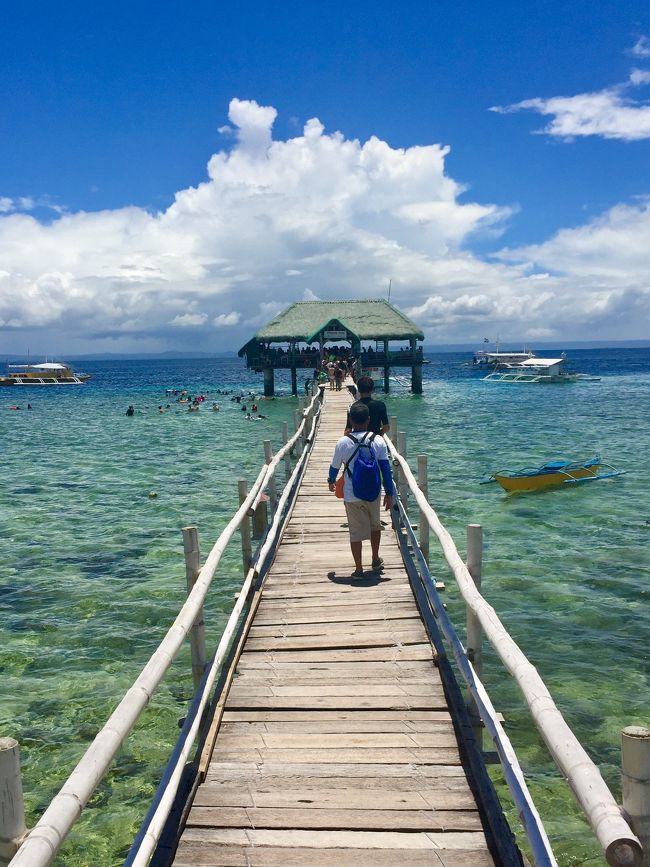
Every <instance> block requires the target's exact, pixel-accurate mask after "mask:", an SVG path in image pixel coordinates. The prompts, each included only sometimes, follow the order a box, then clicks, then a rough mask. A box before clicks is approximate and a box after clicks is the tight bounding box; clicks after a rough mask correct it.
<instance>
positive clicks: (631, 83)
mask: <svg viewBox="0 0 650 867" xmlns="http://www.w3.org/2000/svg"><path fill="white" fill-rule="evenodd" d="M638 44H639V43H637V45H638ZM644 44H645V43H644ZM638 56H645V55H642V54H638ZM649 56H650V55H649ZM649 83H650V71H647V70H644V69H633V70H632V72H631V73H630V76H629V79H628V81H627V82H625V83H623V84H618V85H615V86H613V87H610V88H606V89H604V90H600V91H595V92H593V93H579V94H576V95H575V96H552V97H548V98H542V97H535V98H534V99H524V100H522V101H521V102H516V103H514V104H513V105H506V106H498V105H495V106H492V107H491V108H490V111H494V112H497V113H499V114H511V113H513V112H517V111H522V110H526V109H530V110H531V111H536V112H537V113H538V114H541V115H543V116H550V117H552V120H551V122H550V123H549V124H548V125H547V126H545V127H544V128H543V129H541V130H537V132H539V133H544V134H546V135H551V136H556V137H557V138H561V139H564V140H565V141H571V140H572V139H574V138H576V137H582V136H600V137H602V138H606V139H619V140H621V141H638V140H641V139H646V138H650V104H648V103H647V102H645V101H641V100H634V99H632V98H630V97H629V96H628V95H627V91H628V89H629V88H630V87H639V86H642V85H644V84H649Z"/></svg>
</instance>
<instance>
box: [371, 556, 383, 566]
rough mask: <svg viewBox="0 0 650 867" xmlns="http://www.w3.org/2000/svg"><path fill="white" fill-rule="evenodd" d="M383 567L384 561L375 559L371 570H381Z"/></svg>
mask: <svg viewBox="0 0 650 867" xmlns="http://www.w3.org/2000/svg"><path fill="white" fill-rule="evenodd" d="M383 565H384V560H383V558H382V557H377V559H376V560H373V561H372V568H373V569H381V568H382V566H383Z"/></svg>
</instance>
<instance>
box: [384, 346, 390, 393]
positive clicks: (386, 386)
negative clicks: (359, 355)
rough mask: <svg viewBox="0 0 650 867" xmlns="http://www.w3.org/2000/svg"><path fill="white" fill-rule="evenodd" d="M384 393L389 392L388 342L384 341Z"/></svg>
mask: <svg viewBox="0 0 650 867" xmlns="http://www.w3.org/2000/svg"><path fill="white" fill-rule="evenodd" d="M384 359H385V361H384V391H385V392H386V394H388V392H389V391H390V365H389V364H388V341H387V340H384Z"/></svg>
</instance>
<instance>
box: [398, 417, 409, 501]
mask: <svg viewBox="0 0 650 867" xmlns="http://www.w3.org/2000/svg"><path fill="white" fill-rule="evenodd" d="M397 451H398V452H399V453H400V455H401V456H402V457H403V458H404V460H406V431H403V430H402V431H399V432H398V434H397ZM408 491H409V487H408V482H407V480H406V475H405V473H404V472H402V470H401V469H400V471H399V498H400V500H401V501H402V505H403V506H404V509H406V507H407V505H408Z"/></svg>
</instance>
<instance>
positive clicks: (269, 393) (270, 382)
mask: <svg viewBox="0 0 650 867" xmlns="http://www.w3.org/2000/svg"><path fill="white" fill-rule="evenodd" d="M274 394H275V377H274V376H273V368H272V367H265V368H264V397H273V395H274Z"/></svg>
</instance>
